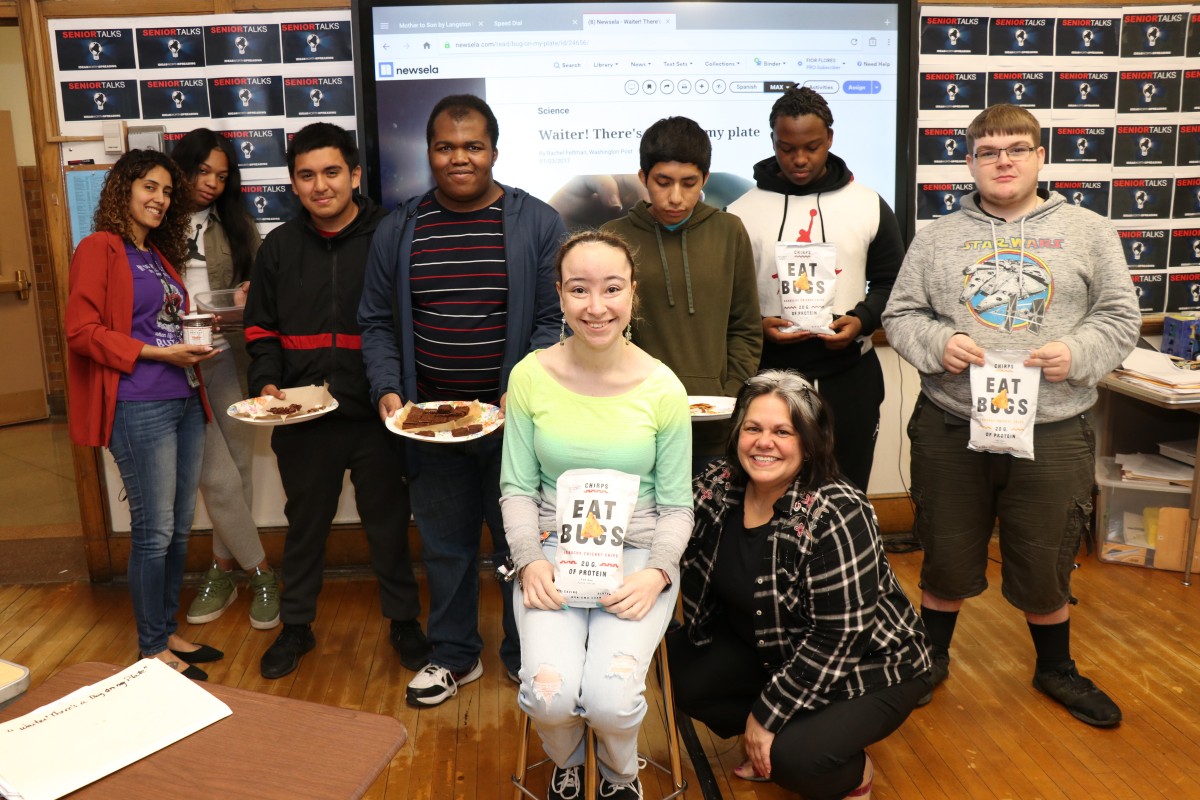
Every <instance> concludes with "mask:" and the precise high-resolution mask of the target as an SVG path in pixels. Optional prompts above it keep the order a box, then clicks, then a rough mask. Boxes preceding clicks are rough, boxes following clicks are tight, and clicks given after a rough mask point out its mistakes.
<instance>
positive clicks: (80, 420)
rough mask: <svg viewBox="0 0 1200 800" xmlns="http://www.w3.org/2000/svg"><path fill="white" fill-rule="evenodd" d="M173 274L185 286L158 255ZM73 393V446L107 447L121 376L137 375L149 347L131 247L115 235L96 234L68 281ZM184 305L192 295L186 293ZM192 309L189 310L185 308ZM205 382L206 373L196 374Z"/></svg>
mask: <svg viewBox="0 0 1200 800" xmlns="http://www.w3.org/2000/svg"><path fill="white" fill-rule="evenodd" d="M155 253H157V254H158V257H159V259H160V260H161V261H162V263H163V265H164V266H165V267H166V268H167V272H168V274H170V276H171V277H172V278H174V279H175V280H176V281H178V283H179V285H180V287H183V281H182V280H180V278H179V275H178V274H177V273H176V272H175V269H174V267H172V266H171V265H170V264H169V263H167V260H166V259H165V258H163V257H162V253H159V252H158V250H157V249H156V250H155ZM68 286H69V293H68V295H67V313H66V321H65V327H66V331H67V348H68V349H67V390H68V392H69V395H68V396H69V398H70V403H69V413H68V415H67V417H68V427H69V429H70V433H71V441H73V442H75V443H76V444H78V445H83V446H87V447H107V446H108V441H109V438H110V437H111V436H112V427H113V417H114V416H115V415H116V413H117V385H118V384H119V382H120V380H121V373H122V372H124V373H130V372H133V368H134V366H135V365H136V364H137V360H138V356H139V355H140V354H141V352H142V346H143V344H144V343H143V342H141V341H139V340H137V339H134V338H133V337H132V336H130V331H132V330H133V272H132V270H131V268H130V266H129V258H128V257H127V256H126V255H125V241H124V240H123V239H122V238H121V237H120V236H117V235H116V234H115V233H93V234H92V235H91V236H88V237H87V238H86V239H84V240H83V241H82V242H80V243H79V247H78V248H76V250H75V255H74V256H72V257H71V273H70V278H69V279H68ZM183 293H184V301H185V303H186V302H188V300H187V289H186V288H185V289H183ZM186 307H187V306H186V305H185V308H186ZM196 375H197V377H199V375H200V370H196ZM200 400H201V402H202V403H203V405H204V415H205V419H212V411H211V410H210V409H209V407H208V397H207V396H206V395H205V393H204V387H203V386H201V387H200Z"/></svg>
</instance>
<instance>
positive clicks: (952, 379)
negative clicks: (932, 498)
mask: <svg viewBox="0 0 1200 800" xmlns="http://www.w3.org/2000/svg"><path fill="white" fill-rule="evenodd" d="M1043 197H1044V199H1045V202H1043V203H1042V204H1040V205H1039V206H1038V207H1037V208H1035V209H1034V210H1033V211H1031V212H1030V213H1029V214H1027V215H1026V216H1024V217H1022V218H1020V219H1017V220H1013V221H1012V222H1005V221H1004V220H1002V219H999V218H997V217H993V216H991V215H990V214H987V213H985V212H984V211H982V210H981V209H980V208H979V206H978V199H977V195H975V194H972V195H969V196H966V197H963V199H962V200H961V202H960V206H961V210H960V211H958V212H956V213H954V214H951V215H949V216H947V217H943V218H942V219H940V220H938V221H936V222H934V223H933V224H931V225H929V226H928V227H926V228H924V229H923V230H921V231H920V233H918V234H917V236H916V238H915V239H914V240H913V243H912V245H911V246H910V247H909V249H908V254H907V255H906V256H905V259H904V265H903V266H902V267H901V268H900V274H899V275H898V276H897V278H896V284H895V286H894V287H893V288H892V295H891V298H890V299H889V301H888V304H887V308H886V310H885V311H884V313H883V325H884V329H885V330H886V331H887V336H888V341H889V342H890V343H891V345H892V347H893V348H895V350H896V352H898V353H899V354H900V355H901V356H902V357H903V358H904V359H905V360H906V361H908V362H909V363H911V364H912V365H913V366H914V367H916V368H917V371H918V372H920V373H921V389H922V391H923V392H924V393H925V395H926V396H927V397H928V398H929V399H930V400H932V401H933V402H934V403H935V404H936V405H937V406H939V407H940V408H942V409H943V410H944V411H948V412H950V413H952V414H954V415H956V416H959V417H963V418H968V417H969V416H970V409H971V399H970V398H971V391H970V389H971V387H970V375H969V370H964V371H963V372H962V373H960V374H958V375H952V374H950V373H949V372H947V371H946V370H945V368H944V367H943V366H942V354H943V352H944V351H945V349H946V343H947V342H948V341H949V340H950V337H951V336H953V335H954V334H955V333H965V334H967V335H968V336H970V337H971V338H972V339H973V340H974V341H975V343H976V344H978V345H979V346H980V347H982V348H984V349H1004V350H1034V349H1036V348H1038V347H1041V346H1042V345H1044V344H1046V343H1048V342H1054V341H1059V342H1062V343H1064V344H1066V345H1067V346H1068V347H1069V348H1070V350H1071V367H1070V370H1069V372H1068V373H1067V379H1066V380H1065V381H1059V382H1056V383H1050V382H1047V381H1046V380H1045V379H1044V378H1043V380H1042V382H1041V386H1040V387H1039V389H1038V408H1037V417H1036V421H1037V422H1038V423H1044V422H1056V421H1058V420H1061V419H1066V418H1068V417H1071V416H1074V415H1076V414H1080V413H1082V412H1084V411H1086V410H1087V409H1088V408H1090V407H1091V406H1092V405H1093V404H1094V403H1095V402H1096V388H1095V387H1096V384H1097V383H1098V382H1099V381H1100V379H1101V378H1103V377H1104V376H1105V375H1106V374H1107V373H1108V372H1109V371H1110V370H1112V369H1113V368H1115V367H1116V366H1117V365H1119V364H1120V363H1121V361H1122V359H1124V358H1125V356H1127V355H1128V354H1129V353H1130V351H1131V350H1132V349H1133V347H1134V345H1135V344H1136V343H1137V339H1138V335H1139V333H1140V330H1141V324H1142V318H1141V313H1140V312H1139V310H1138V305H1137V298H1136V296H1135V294H1134V290H1133V282H1132V281H1131V280H1130V277H1129V270H1128V268H1127V267H1126V265H1125V256H1124V253H1123V252H1122V249H1121V243H1120V240H1119V239H1118V237H1117V232H1116V229H1115V228H1114V227H1113V225H1112V223H1111V222H1110V221H1109V220H1107V219H1105V218H1104V217H1101V216H1099V215H1098V214H1096V213H1094V212H1092V211H1088V210H1087V209H1083V208H1079V207H1076V206H1073V205H1071V204H1069V203H1067V202H1066V201H1065V199H1064V198H1063V196H1062V195H1060V194H1058V193H1055V192H1051V193H1050V194H1049V195H1048V196H1045V195H1043Z"/></svg>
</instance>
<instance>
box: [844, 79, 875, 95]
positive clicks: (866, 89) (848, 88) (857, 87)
mask: <svg viewBox="0 0 1200 800" xmlns="http://www.w3.org/2000/svg"><path fill="white" fill-rule="evenodd" d="M842 89H843V90H844V91H845V92H846V94H879V93H880V92H881V91H883V85H882V84H880V83H879V81H845V82H844V83H842Z"/></svg>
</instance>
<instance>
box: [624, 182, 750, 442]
mask: <svg viewBox="0 0 1200 800" xmlns="http://www.w3.org/2000/svg"><path fill="white" fill-rule="evenodd" d="M604 229H605V230H609V231H613V232H614V233H618V234H620V235H621V236H623V237H624V238H625V239H626V241H628V242H629V243H630V244H631V245H633V248H634V256H635V258H636V259H637V282H638V288H637V295H638V307H637V310H636V312H635V319H634V323H633V340H634V342H635V343H637V344H638V346H640V347H641V348H642V349H643V350H645V351H646V352H647V353H649V354H650V355H652V356H654V357H655V358H657V359H659V360H660V361H662V362H663V363H664V364H666V365H667V366H668V367H670V369H671V371H672V372H674V373H675V374H676V375H677V376H678V377H679V380H680V381H682V382H683V385H684V386H685V387H686V388H687V391H688V394H689V395H716V396H726V397H736V396H737V393H738V390H739V389H740V388H741V386H742V384H743V383H744V382H745V381H746V379H747V378H749V377H751V376H752V375H754V374H755V373H756V372H757V371H758V361H759V357H760V356H761V355H762V316H761V315H760V314H759V310H758V285H757V282H756V277H755V272H754V254H753V251H752V249H751V247H750V237H749V236H748V235H747V234H746V229H745V227H744V226H743V225H742V221H741V220H740V219H738V218H737V217H735V216H734V215H732V214H727V213H725V212H724V211H719V210H717V209H715V208H713V207H712V206H710V205H706V204H704V203H699V204H697V205H696V208H695V210H694V211H693V212H692V215H691V216H690V217H689V218H688V219H687V221H686V222H684V223H683V224H682V225H681V226H680V227H679V228H677V229H675V230H673V231H672V230H668V229H667V228H665V227H663V226H662V225H661V224H660V223H659V222H658V220H656V219H655V218H654V217H653V216H651V214H650V211H649V206H648V205H647V204H646V203H645V202H641V203H638V205H637V206H635V207H634V209H633V210H632V211H630V212H629V213H628V214H627V215H625V216H624V217H622V218H621V219H618V220H613V221H612V222H609V223H606V224H605V225H604ZM727 434H728V427H727V426H723V425H714V424H713V423H702V424H699V423H698V427H697V428H696V435H695V437H694V441H693V450H694V452H695V453H696V454H697V455H718V454H720V453H722V452H723V451H724V441H723V440H724V437H725V435H727Z"/></svg>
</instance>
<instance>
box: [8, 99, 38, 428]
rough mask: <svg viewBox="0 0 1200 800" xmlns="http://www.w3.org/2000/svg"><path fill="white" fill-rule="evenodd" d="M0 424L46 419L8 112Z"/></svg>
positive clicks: (21, 193) (22, 200)
mask: <svg viewBox="0 0 1200 800" xmlns="http://www.w3.org/2000/svg"><path fill="white" fill-rule="evenodd" d="M0 376H3V379H0V425H11V424H13V423H17V422H28V421H30V420H35V419H46V418H47V417H48V416H50V406H49V403H48V402H47V398H46V368H45V361H44V357H43V355H42V336H41V325H40V323H39V320H38V310H37V302H36V298H35V288H34V286H33V255H32V249H31V248H30V246H29V225H28V220H27V219H26V216H25V192H24V190H23V189H22V186H21V173H20V170H18V169H17V153H16V148H15V147H14V145H13V130H12V115H11V114H10V113H9V112H7V111H0Z"/></svg>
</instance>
